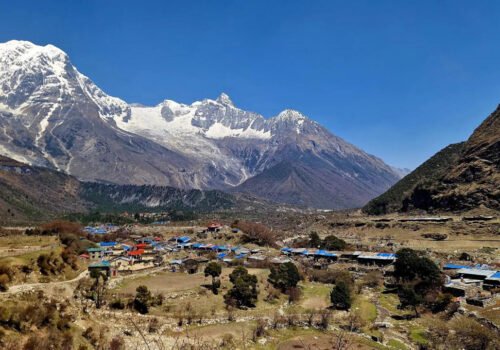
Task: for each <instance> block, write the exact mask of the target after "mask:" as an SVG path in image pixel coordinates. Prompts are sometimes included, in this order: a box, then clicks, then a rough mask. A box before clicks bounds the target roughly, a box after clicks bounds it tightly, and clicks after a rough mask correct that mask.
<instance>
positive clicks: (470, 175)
mask: <svg viewBox="0 0 500 350" xmlns="http://www.w3.org/2000/svg"><path fill="white" fill-rule="evenodd" d="M478 207H485V208H490V209H494V210H499V209H500V107H498V108H497V109H496V110H495V111H494V112H493V113H492V114H491V115H490V116H489V117H488V118H486V120H485V121H484V122H483V123H482V124H481V125H480V126H479V127H478V128H477V129H476V130H474V132H473V134H472V135H471V136H470V138H469V139H468V140H467V141H466V142H464V143H460V144H455V145H450V146H448V147H446V148H445V149H443V150H441V151H440V152H439V153H437V154H436V155H434V156H433V157H432V158H430V159H429V160H428V161H426V162H425V163H424V164H422V165H421V166H420V167H418V168H417V169H416V170H415V171H414V172H412V173H410V174H409V175H407V176H406V177H404V178H403V179H402V180H401V181H399V182H398V183H397V184H396V185H394V186H393V187H392V188H391V189H390V190H389V191H387V192H386V193H384V194H383V195H381V196H380V197H378V198H376V199H374V200H372V201H371V202H370V203H368V205H367V206H365V207H364V208H363V210H364V211H365V212H367V213H370V214H384V213H386V212H391V211H398V210H400V211H409V210H412V209H423V210H427V211H433V210H443V211H450V210H451V211H462V210H470V209H475V208H478Z"/></svg>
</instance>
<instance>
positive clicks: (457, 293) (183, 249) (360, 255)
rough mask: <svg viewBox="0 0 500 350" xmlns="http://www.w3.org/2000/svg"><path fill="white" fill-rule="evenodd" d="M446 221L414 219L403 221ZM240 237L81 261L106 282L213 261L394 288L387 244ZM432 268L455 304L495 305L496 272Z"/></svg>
mask: <svg viewBox="0 0 500 350" xmlns="http://www.w3.org/2000/svg"><path fill="white" fill-rule="evenodd" d="M479 219H480V220H482V218H479ZM488 219H489V218H488ZM448 220H449V219H442V218H418V219H415V218H413V219H404V220H403V221H431V222H442V221H448ZM466 220H470V219H469V218H466ZM117 228H118V227H117V226H113V225H108V226H106V228H102V227H101V228H91V227H86V228H85V230H87V231H88V232H89V233H92V234H95V235H102V234H105V233H110V232H113V231H115V230H116V229H117ZM185 231H193V229H190V230H185ZM239 234H240V230H239V229H237V228H231V227H229V226H227V225H223V224H221V223H219V222H217V221H213V222H210V223H209V224H208V225H207V227H206V228H200V227H199V228H198V231H197V232H196V233H191V234H186V233H182V234H178V235H175V234H170V235H165V236H149V237H148V236H140V235H131V236H130V237H129V239H121V240H117V241H101V242H99V247H96V248H88V249H87V252H86V253H84V254H81V255H80V258H82V259H88V260H89V265H88V270H89V271H93V270H97V271H103V272H105V273H106V274H107V276H109V277H117V276H119V275H129V274H133V273H137V272H143V271H147V270H148V269H151V268H154V267H164V268H166V269H167V270H169V271H172V272H179V273H188V274H194V273H201V272H203V269H204V268H205V267H206V265H207V264H208V263H209V262H211V261H217V262H218V263H220V264H222V265H223V266H227V267H234V266H240V265H242V266H245V267H249V268H259V267H260V268H267V267H269V266H273V265H274V266H276V265H280V264H286V263H289V262H292V263H294V264H297V265H301V266H306V267H310V268H313V269H319V270H328V269H329V268H333V267H335V268H341V269H345V270H348V271H351V272H353V273H354V276H355V278H357V279H359V278H362V276H364V275H365V274H366V273H368V272H370V271H382V272H383V276H384V283H385V284H386V285H391V284H393V283H394V278H393V271H394V262H395V261H396V259H397V256H396V249H395V244H393V243H391V242H389V243H388V244H386V247H385V249H384V250H383V251H349V250H342V251H341V250H325V249H319V248H309V247H300V245H301V242H302V243H303V241H300V240H297V242H294V241H292V242H287V243H291V246H290V247H289V246H285V244H284V243H283V242H279V243H280V246H281V247H280V246H278V247H270V246H267V247H262V246H258V245H255V244H247V245H244V244H239V243H238V242H239V241H240V239H239V238H238V235H239ZM437 264H438V266H439V267H440V269H441V271H442V272H443V274H444V275H445V277H446V280H445V283H444V290H445V291H446V292H448V293H450V294H451V295H453V296H454V297H455V298H456V299H455V300H456V301H457V302H460V303H467V304H470V305H475V306H487V305H492V304H494V303H495V302H496V300H497V299H498V298H499V297H500V294H497V293H495V292H496V291H497V290H498V288H500V270H498V269H496V268H495V266H490V265H487V264H480V263H479V264H477V263H474V262H473V261H467V262H464V261H460V260H459V259H450V260H443V259H440V260H438V261H437ZM497 264H498V262H497ZM496 266H498V265H496Z"/></svg>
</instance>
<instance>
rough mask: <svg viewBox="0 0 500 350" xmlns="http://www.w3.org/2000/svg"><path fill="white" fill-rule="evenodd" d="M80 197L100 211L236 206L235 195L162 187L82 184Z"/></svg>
mask: <svg viewBox="0 0 500 350" xmlns="http://www.w3.org/2000/svg"><path fill="white" fill-rule="evenodd" d="M79 193H80V196H81V198H83V199H85V200H87V201H89V202H91V203H93V204H94V205H95V208H96V209H97V210H101V211H117V212H120V211H131V212H134V211H142V210H148V209H155V210H196V211H198V212H207V211H211V210H221V209H228V208H231V207H233V206H235V205H236V200H235V197H234V196H231V195H230V194H227V193H224V192H221V191H201V190H180V189H177V188H174V187H165V186H147V185H143V186H137V185H113V184H101V183H92V182H90V183H89V182H87V183H82V184H81V185H80V192H79Z"/></svg>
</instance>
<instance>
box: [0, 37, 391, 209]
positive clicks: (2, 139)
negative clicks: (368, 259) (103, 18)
mask: <svg viewBox="0 0 500 350" xmlns="http://www.w3.org/2000/svg"><path fill="white" fill-rule="evenodd" d="M0 126H1V128H2V132H1V133H0V154H4V155H6V156H9V157H12V158H14V159H16V160H19V161H23V162H28V163H30V164H35V165H42V166H46V167H53V168H56V169H58V170H61V171H64V172H66V173H69V174H72V175H75V176H77V177H78V178H80V179H83V180H90V181H106V182H112V183H119V184H127V183H131V184H158V185H170V186H175V187H179V188H200V189H224V190H236V191H248V192H251V193H254V194H259V195H261V196H263V197H266V198H271V199H274V200H278V201H282V202H287V203H291V204H300V205H312V206H315V207H322V208H345V207H353V206H360V205H362V204H364V203H366V202H367V201H368V200H369V199H371V198H373V197H374V196H376V195H378V194H380V193H382V192H383V191H385V190H386V189H387V188H389V187H390V186H391V185H392V184H394V183H395V182H396V181H397V180H398V179H399V178H400V174H399V173H398V172H397V171H396V170H395V169H393V168H392V167H390V166H388V165H386V164H385V163H384V162H383V161H382V160H380V159H378V158H376V157H374V156H371V155H368V154H367V153H365V152H363V151H361V150H360V149H358V148H356V147H355V146H353V145H351V144H349V143H347V142H345V141H344V140H342V139H341V138H338V137H337V136H334V135H332V134H331V133H330V132H329V131H328V130H326V129H325V128H323V127H322V126H321V125H319V124H318V123H316V122H314V121H312V120H311V119H309V118H307V117H305V116H304V115H302V114H301V113H300V112H297V111H294V110H285V111H283V112H281V113H280V114H279V115H277V116H275V117H272V118H269V119H266V118H264V117H263V116H262V115H259V114H257V113H254V112H249V111H245V110H242V109H240V108H237V107H236V106H235V105H234V103H233V102H232V101H231V99H230V98H229V96H228V95H226V94H224V93H223V94H221V95H220V96H219V97H218V98H217V99H215V100H211V99H205V100H202V101H197V102H194V103H192V104H181V103H177V102H175V101H171V100H165V101H163V102H162V103H160V104H158V105H157V106H153V107H146V106H140V105H129V104H127V103H126V102H124V101H122V100H120V99H118V98H115V97H111V96H108V95H107V94H105V93H104V92H103V91H102V90H100V89H99V88H98V87H97V86H96V85H95V84H94V83H93V82H92V81H91V80H90V79H89V78H87V77H86V76H84V75H83V74H81V73H80V72H78V70H77V69H76V68H75V67H74V66H73V65H72V64H71V62H70V60H69V58H68V56H67V55H66V54H65V53H64V52H63V51H61V50H60V49H58V48H56V47H54V46H52V45H47V46H37V45H34V44H32V43H30V42H25V41H9V42H7V43H4V44H0Z"/></svg>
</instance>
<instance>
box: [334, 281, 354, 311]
mask: <svg viewBox="0 0 500 350" xmlns="http://www.w3.org/2000/svg"><path fill="white" fill-rule="evenodd" d="M330 300H331V302H332V305H333V307H335V308H336V309H340V310H349V309H350V308H351V303H352V301H351V289H350V288H349V286H348V285H347V284H346V283H344V282H342V281H340V282H338V283H337V284H336V285H335V287H334V288H333V289H332V292H331V293H330Z"/></svg>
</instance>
